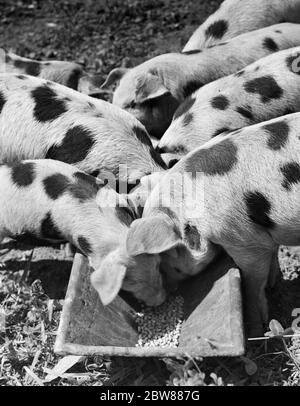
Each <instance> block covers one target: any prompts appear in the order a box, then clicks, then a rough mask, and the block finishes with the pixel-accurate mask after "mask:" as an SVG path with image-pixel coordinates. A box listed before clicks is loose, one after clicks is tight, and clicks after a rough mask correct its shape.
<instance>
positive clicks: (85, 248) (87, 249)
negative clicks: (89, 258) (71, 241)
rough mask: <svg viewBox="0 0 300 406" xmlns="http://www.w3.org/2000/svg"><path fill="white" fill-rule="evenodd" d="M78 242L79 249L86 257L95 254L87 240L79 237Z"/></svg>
mask: <svg viewBox="0 0 300 406" xmlns="http://www.w3.org/2000/svg"><path fill="white" fill-rule="evenodd" d="M77 241H78V245H79V248H80V249H81V251H82V252H83V253H84V254H85V255H91V254H92V253H93V249H92V245H91V243H90V242H89V241H88V239H87V238H85V237H83V236H79V237H78V240H77Z"/></svg>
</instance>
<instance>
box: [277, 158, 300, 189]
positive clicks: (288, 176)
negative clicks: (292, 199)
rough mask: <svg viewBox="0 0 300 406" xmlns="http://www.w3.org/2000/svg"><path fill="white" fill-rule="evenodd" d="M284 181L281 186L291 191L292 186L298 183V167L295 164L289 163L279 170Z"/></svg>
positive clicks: (299, 176) (299, 169) (299, 173)
mask: <svg viewBox="0 0 300 406" xmlns="http://www.w3.org/2000/svg"><path fill="white" fill-rule="evenodd" d="M280 170H281V172H282V174H283V176H284V180H283V182H282V186H283V187H284V188H285V189H286V190H291V188H292V185H296V184H298V183H300V165H299V164H298V163H297V162H289V163H288V164H285V165H283V166H282V167H281V168H280Z"/></svg>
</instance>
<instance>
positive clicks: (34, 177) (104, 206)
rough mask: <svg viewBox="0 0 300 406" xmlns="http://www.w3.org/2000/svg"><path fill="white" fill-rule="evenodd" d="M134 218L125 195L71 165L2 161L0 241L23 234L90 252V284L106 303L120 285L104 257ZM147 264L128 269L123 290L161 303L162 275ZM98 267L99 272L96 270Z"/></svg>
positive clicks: (113, 247) (109, 254)
mask: <svg viewBox="0 0 300 406" xmlns="http://www.w3.org/2000/svg"><path fill="white" fill-rule="evenodd" d="M135 218H136V217H135V214H134V211H133V210H132V209H131V207H130V205H129V204H128V202H127V201H126V198H125V197H123V196H120V195H118V194H117V193H116V192H115V191H114V190H113V189H111V188H109V187H108V186H105V187H104V186H103V185H102V183H101V181H100V180H96V179H95V178H94V177H92V176H90V175H87V174H86V173H84V172H81V171H79V170H78V169H76V168H74V167H73V166H71V165H68V164H65V163H63V162H58V161H53V160H27V161H20V162H16V163H14V164H11V165H5V164H4V165H1V166H0V241H1V240H2V239H3V238H5V237H16V236H19V235H27V236H33V237H34V238H37V239H44V240H47V241H54V242H59V241H69V242H71V243H72V244H73V245H74V246H75V247H77V249H79V250H80V251H81V252H82V253H83V254H85V255H86V256H87V257H89V260H90V264H91V266H92V267H93V268H94V269H95V272H96V273H97V274H96V277H95V276H92V284H93V285H94V286H95V287H96V289H97V291H98V292H99V295H100V298H101V300H102V302H103V304H104V305H106V304H108V303H110V301H111V300H112V299H113V298H114V297H115V293H114V292H115V291H117V292H118V291H119V289H120V288H121V285H117V283H118V281H119V280H120V278H117V277H116V275H115V274H114V272H113V271H111V270H110V269H107V272H105V270H104V266H103V265H102V264H103V261H104V260H105V258H106V257H109V258H110V257H111V255H112V254H111V252H114V250H115V249H116V247H118V246H120V245H122V244H123V240H124V238H125V237H126V233H127V231H128V227H129V225H130V224H131V222H132V221H134V219H135ZM149 263H150V264H151V265H152V264H153V261H151V259H150V262H149ZM146 265H147V264H146V263H145V264H144V268H145V269H143V268H141V269H139V272H138V273H137V274H135V273H131V271H130V269H129V270H128V269H127V270H126V271H127V272H126V276H125V275H123V276H125V279H124V282H123V289H125V290H128V291H129V292H131V293H133V295H134V296H136V298H137V299H139V300H143V301H144V302H145V303H147V304H149V305H151V304H152V302H153V300H155V301H158V302H163V301H164V300H165V295H164V293H162V288H161V283H162V280H161V277H160V275H157V272H151V270H150V272H149V271H148V270H147V271H146ZM100 266H101V274H99V272H97V270H98V269H99V267H100ZM100 275H101V276H100ZM152 277H153V278H152ZM145 284H149V290H148V291H147V292H144V290H143V291H142V292H141V287H142V288H143V287H144V286H145ZM103 285H104V286H105V288H104V289H103V288H102V286H103ZM154 286H156V288H155V289H154V290H152V287H154Z"/></svg>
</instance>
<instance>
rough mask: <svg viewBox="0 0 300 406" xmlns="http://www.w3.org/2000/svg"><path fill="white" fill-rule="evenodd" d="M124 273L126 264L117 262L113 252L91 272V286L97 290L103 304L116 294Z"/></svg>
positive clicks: (106, 303)
mask: <svg viewBox="0 0 300 406" xmlns="http://www.w3.org/2000/svg"><path fill="white" fill-rule="evenodd" d="M125 274H126V266H125V265H123V264H121V263H120V262H118V259H117V255H115V253H111V254H109V255H108V257H107V258H105V260H104V261H103V263H102V264H101V266H100V268H99V269H96V270H95V271H94V272H93V273H92V275H91V283H92V286H93V287H94V288H95V289H96V291H97V292H98V295H99V296H100V299H101V302H102V303H103V305H104V306H107V305H108V304H110V303H111V302H112V301H113V300H114V299H115V298H116V296H117V295H118V293H119V291H120V289H121V287H122V283H123V279H124V277H125Z"/></svg>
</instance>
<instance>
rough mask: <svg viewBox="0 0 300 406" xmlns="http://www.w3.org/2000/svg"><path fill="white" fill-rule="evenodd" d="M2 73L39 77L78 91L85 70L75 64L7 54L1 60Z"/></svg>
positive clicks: (0, 68) (0, 70)
mask: <svg viewBox="0 0 300 406" xmlns="http://www.w3.org/2000/svg"><path fill="white" fill-rule="evenodd" d="M0 72H1V73H18V74H25V75H31V76H37V77H39V78H42V79H47V80H52V81H53V82H57V83H60V84H61V85H64V86H68V87H70V88H72V89H75V90H77V88H78V84H79V80H80V78H81V76H82V75H83V68H82V66H81V65H79V64H77V63H74V62H66V61H36V60H34V59H28V58H23V57H21V56H18V55H16V54H13V53H12V52H5V53H3V55H2V57H1V58H0Z"/></svg>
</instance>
